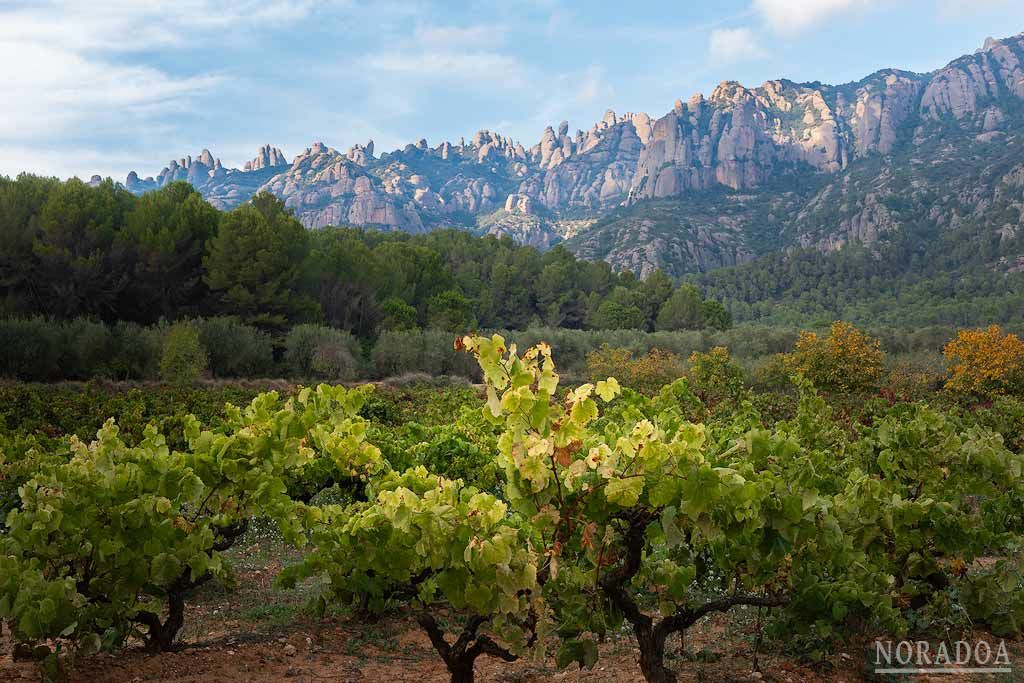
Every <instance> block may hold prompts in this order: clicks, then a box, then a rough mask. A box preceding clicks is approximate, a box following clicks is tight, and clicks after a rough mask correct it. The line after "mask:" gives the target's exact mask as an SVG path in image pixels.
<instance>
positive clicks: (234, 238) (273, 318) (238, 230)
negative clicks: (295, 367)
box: [203, 192, 316, 330]
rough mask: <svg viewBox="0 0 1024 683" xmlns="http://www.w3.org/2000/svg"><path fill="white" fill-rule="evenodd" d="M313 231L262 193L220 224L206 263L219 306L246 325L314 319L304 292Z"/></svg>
mask: <svg viewBox="0 0 1024 683" xmlns="http://www.w3.org/2000/svg"><path fill="white" fill-rule="evenodd" d="M308 251H309V233H308V232H307V231H306V229H305V228H304V227H303V226H302V224H301V223H299V221H297V220H296V219H295V217H294V216H292V214H291V212H290V211H289V210H288V209H286V208H285V205H284V202H282V201H281V200H280V199H278V198H277V197H275V196H274V195H272V194H270V193H269V192H261V193H259V194H257V195H256V196H255V197H254V198H253V199H252V201H251V202H249V203H248V204H245V205H243V206H240V207H238V208H237V209H235V210H234V211H231V212H230V213H228V214H227V215H226V216H224V217H223V219H222V220H221V225H220V230H219V231H218V233H217V236H216V237H215V238H214V239H213V240H211V242H210V246H209V248H208V249H207V253H206V257H205V258H204V259H203V263H204V265H205V267H206V284H207V285H208V286H209V288H210V290H211V294H212V295H213V297H214V306H215V308H217V309H219V310H220V311H223V312H224V313H227V314H231V315H237V316H239V317H240V318H242V319H243V320H245V321H246V322H249V323H250V324H253V325H256V326H258V327H262V328H265V329H271V330H280V329H282V328H284V327H285V326H286V324H287V323H289V322H297V321H300V320H302V319H304V318H307V317H309V316H310V314H311V312H312V311H313V310H315V307H316V306H315V304H314V303H313V301H312V300H311V299H310V298H309V297H308V296H307V295H305V294H304V293H303V292H302V289H301V287H300V283H301V279H302V266H303V263H304V260H305V258H306V254H307V253H308Z"/></svg>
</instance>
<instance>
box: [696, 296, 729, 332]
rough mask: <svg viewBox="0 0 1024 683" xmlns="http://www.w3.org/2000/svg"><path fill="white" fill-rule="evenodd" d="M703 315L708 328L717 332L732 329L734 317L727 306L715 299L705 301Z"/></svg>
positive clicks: (702, 309) (702, 306)
mask: <svg viewBox="0 0 1024 683" xmlns="http://www.w3.org/2000/svg"><path fill="white" fill-rule="evenodd" d="M701 315H702V317H703V318H704V325H705V326H707V327H711V328H713V329H716V330H727V329H729V328H730V327H732V315H730V314H729V311H727V310H726V308H725V306H723V305H722V304H721V303H719V302H718V301H715V300H713V299H705V301H704V303H703V304H702V305H701Z"/></svg>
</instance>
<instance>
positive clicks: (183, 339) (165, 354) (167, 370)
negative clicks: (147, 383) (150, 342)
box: [160, 322, 208, 387]
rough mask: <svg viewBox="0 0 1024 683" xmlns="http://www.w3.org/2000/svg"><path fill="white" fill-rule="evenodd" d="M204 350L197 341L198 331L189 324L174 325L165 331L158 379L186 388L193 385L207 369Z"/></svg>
mask: <svg viewBox="0 0 1024 683" xmlns="http://www.w3.org/2000/svg"><path fill="white" fill-rule="evenodd" d="M207 361H208V359H207V355H206V349H204V348H203V344H202V342H200V341H199V330H197V329H196V326H195V325H194V324H192V323H190V322H180V323H175V324H174V325H172V326H171V329H169V330H168V331H167V336H166V338H165V339H164V348H163V351H162V352H161V354H160V379H162V380H163V381H165V382H170V383H171V384H176V385H178V386H183V387H187V386H189V385H191V384H194V383H195V382H196V380H198V379H199V378H200V377H201V376H202V374H203V373H204V372H205V371H206V367H207Z"/></svg>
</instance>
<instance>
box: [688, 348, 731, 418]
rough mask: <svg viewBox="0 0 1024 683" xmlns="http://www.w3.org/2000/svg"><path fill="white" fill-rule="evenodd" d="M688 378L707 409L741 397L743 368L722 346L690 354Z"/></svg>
mask: <svg viewBox="0 0 1024 683" xmlns="http://www.w3.org/2000/svg"><path fill="white" fill-rule="evenodd" d="M690 378H691V379H692V383H693V389H694V391H695V392H696V393H697V396H699V397H700V399H701V400H702V401H703V402H704V404H705V405H706V406H708V407H709V408H710V407H713V406H715V405H716V404H718V403H722V402H723V401H739V400H740V398H741V397H742V396H743V391H744V386H743V368H741V367H740V366H739V365H737V364H736V363H735V362H734V361H733V360H732V357H731V356H730V355H729V349H727V348H725V347H724V346H716V347H715V348H713V349H711V350H710V351H708V352H707V353H701V352H698V351H694V352H693V353H692V354H690Z"/></svg>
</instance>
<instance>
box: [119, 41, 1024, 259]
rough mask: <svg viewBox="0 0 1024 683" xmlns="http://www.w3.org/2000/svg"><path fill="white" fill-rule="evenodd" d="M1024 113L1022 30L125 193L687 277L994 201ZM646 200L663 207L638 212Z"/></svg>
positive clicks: (211, 163)
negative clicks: (507, 128)
mask: <svg viewBox="0 0 1024 683" xmlns="http://www.w3.org/2000/svg"><path fill="white" fill-rule="evenodd" d="M1022 111H1024V34H1021V35H1018V36H1015V37H1012V38H1008V39H1006V40H1001V41H997V40H991V39H989V40H988V41H986V43H985V45H984V46H983V47H982V48H981V49H979V50H978V51H977V52H976V53H975V54H973V55H968V56H964V57H961V58H960V59H957V60H955V61H953V62H951V63H950V64H949V65H948V66H946V67H944V68H942V69H939V70H938V71H935V72H933V73H930V74H915V73H909V72H905V71H898V70H893V69H887V70H883V71H879V72H877V73H875V74H872V75H871V76H868V77H867V78H864V79H863V80H861V81H858V82H855V83H848V84H844V85H839V86H832V85H824V84H821V83H804V84H801V83H794V82H792V81H787V80H775V81H769V82H767V83H765V84H763V85H762V86H760V87H758V88H753V89H750V88H745V87H743V86H741V85H740V84H738V83H735V82H723V83H722V84H720V85H719V86H718V87H717V88H715V90H714V91H713V92H712V93H711V95H710V96H709V97H707V98H704V97H703V96H701V95H694V96H692V97H691V98H689V99H688V100H687V101H685V102H683V101H677V102H676V103H675V106H674V107H673V108H672V110H671V111H669V112H668V113H667V114H665V115H664V116H662V117H661V118H658V119H652V118H651V117H650V116H648V115H647V114H643V113H627V114H624V115H618V114H616V113H615V112H612V111H609V112H607V113H606V114H605V116H604V117H603V118H602V120H601V121H599V122H597V123H595V124H594V125H593V126H592V127H591V128H590V129H589V130H586V131H577V132H576V133H575V134H570V132H569V126H568V124H567V123H565V122H563V123H562V124H561V125H559V126H558V128H557V130H556V129H555V128H551V127H549V128H547V129H546V130H545V131H544V133H543V135H542V136H541V139H540V140H539V141H538V142H537V144H535V145H533V146H531V147H529V148H525V147H524V146H523V145H522V144H520V143H518V142H516V141H514V140H511V139H509V138H507V137H504V136H502V135H500V134H498V133H494V132H490V131H480V132H478V133H477V134H476V135H475V136H473V138H472V139H471V140H469V141H466V140H460V141H459V142H458V143H450V142H442V143H440V144H438V145H436V146H433V147H431V146H429V145H428V144H427V142H426V141H425V140H420V141H419V142H418V143H416V144H409V145H406V146H405V147H404V148H402V149H399V150H395V151H393V152H390V153H383V154H380V155H379V156H376V155H375V151H374V145H373V142H372V141H370V142H368V143H366V144H365V145H355V146H353V147H352V148H351V149H349V150H348V152H346V153H345V154H342V153H340V152H338V151H336V150H334V149H331V148H328V147H326V146H325V145H323V144H322V143H316V144H315V145H313V146H312V147H310V148H309V149H307V150H306V151H305V152H303V153H302V154H300V155H298V156H297V157H295V159H293V160H292V162H291V163H288V161H287V159H286V158H285V156H284V154H283V153H282V152H281V151H280V150H278V149H277V148H274V147H271V146H269V145H268V146H265V147H263V148H261V149H260V150H259V153H258V154H257V156H256V157H255V158H254V159H252V160H251V161H249V162H247V163H246V164H245V165H244V167H243V168H242V169H226V168H224V167H223V166H222V164H221V163H220V161H219V160H217V159H215V158H214V157H213V155H212V154H210V152H209V151H207V150H203V152H202V153H201V154H200V155H199V157H198V158H196V159H192V158H191V157H185V158H183V159H179V160H176V161H172V162H170V164H169V165H168V166H167V167H165V168H164V169H163V170H162V171H161V173H160V174H159V175H158V176H157V177H156V178H146V179H140V178H139V177H138V175H137V174H135V173H134V172H132V173H131V174H130V175H129V176H128V180H127V183H126V185H127V187H128V188H129V189H131V190H132V191H134V192H140V193H141V192H145V191H149V190H152V189H155V188H157V187H161V186H163V185H165V184H167V183H168V182H171V181H174V180H185V181H188V182H190V183H192V184H193V185H194V186H195V187H196V188H197V189H199V191H200V192H202V193H203V194H204V195H205V196H206V197H207V198H208V199H209V200H210V201H211V202H212V203H213V204H214V205H215V206H218V207H219V208H222V209H229V208H232V207H233V206H237V205H238V204H240V203H242V202H244V201H246V200H247V199H248V198H249V197H251V196H252V195H253V194H254V193H255V192H257V191H259V190H269V191H271V192H274V193H275V194H277V195H279V196H281V197H282V198H283V199H284V200H285V202H286V203H287V205H288V206H290V207H292V208H293V209H294V210H295V212H296V215H297V216H298V217H299V219H300V220H302V222H303V223H305V224H306V225H307V226H309V227H312V228H317V227H322V226H325V225H331V224H350V225H367V226H373V227H378V228H382V229H389V230H405V231H410V232H419V231H423V230H429V229H433V228H437V227H447V226H453V227H461V228H465V229H468V230H473V231H477V232H480V233H485V232H490V233H492V234H499V235H509V236H511V237H513V238H514V239H517V240H519V241H522V242H525V243H529V244H534V245H536V246H538V247H540V248H546V247H548V246H550V245H552V244H554V243H556V242H558V241H560V240H562V239H568V240H569V241H568V245H569V246H570V248H573V249H576V250H578V252H579V253H581V254H583V255H585V256H592V257H601V258H607V259H609V260H611V261H612V263H613V264H614V265H616V266H617V267H623V268H625V267H629V268H635V269H637V270H638V271H640V272H648V271H649V270H651V269H653V268H655V267H667V268H668V269H669V270H671V271H672V272H677V273H681V272H686V271H688V270H703V269H707V268H711V267H716V266H720V265H728V264H730V263H733V262H737V261H742V260H744V259H747V258H750V257H751V256H752V255H756V254H757V253H761V252H763V251H764V250H766V249H770V248H785V247H787V246H793V245H807V246H816V247H818V248H821V249H835V248H838V247H839V246H841V245H842V244H845V243H847V242H849V241H852V240H858V241H862V242H865V243H872V242H874V241H876V240H878V239H880V238H881V237H882V236H884V235H885V234H888V233H890V232H892V231H894V230H898V229H900V228H901V226H903V225H905V224H906V222H907V221H908V220H916V219H918V218H919V217H920V215H921V212H923V215H924V216H925V217H926V218H927V220H935V221H938V220H943V221H947V222H953V221H955V220H956V218H955V217H954V215H951V214H948V212H947V211H946V210H944V209H942V208H941V207H942V206H945V203H943V202H941V201H940V202H939V203H938V204H937V205H936V204H934V203H933V205H932V206H930V207H924V205H923V203H922V202H923V201H924V200H925V199H926V198H928V197H930V195H929V193H938V194H942V192H943V190H944V188H945V186H949V185H950V184H952V185H955V186H960V185H964V186H965V189H963V190H962V191H963V192H966V193H967V194H969V195H971V196H975V197H979V198H980V197H983V196H988V195H991V194H992V193H993V192H994V189H993V188H994V183H996V180H995V179H994V178H995V170H994V164H993V163H990V162H986V158H987V159H989V160H991V158H992V157H993V150H996V151H997V152H998V154H996V156H999V157H1000V158H1003V157H1005V154H1003V151H1005V150H1006V149H1011V150H1016V149H1017V147H1016V145H1017V142H1018V136H1019V135H1020V134H1021V133H1022V132H1024V131H1022V127H1024V123H1022V122H1024V116H1022ZM958 168H959V169H960V170H959V172H958V171H957V170H956V169H958ZM937 169H938V170H937ZM986 169H988V170H986ZM1000 170H1002V171H1003V172H1007V171H1008V170H1009V169H1007V168H1002V167H1001V168H1000ZM937 173H938V175H942V174H945V175H946V176H947V177H945V179H943V180H941V181H936V180H934V178H935V176H936V174H937ZM908 174H909V175H908ZM990 176H991V177H990ZM966 186H970V188H971V189H967V188H966ZM650 201H660V202H669V203H674V204H673V208H672V210H671V211H669V210H666V209H664V207H662V208H659V209H658V210H656V211H648V210H647V209H646V208H645V205H646V204H647V203H648V202H650ZM979 201H982V200H981V199H979ZM936 206H938V207H939V208H936ZM965 211H967V209H965V208H964V207H963V206H959V207H958V209H957V212H956V214H955V215H956V216H961V217H962V215H963V214H964V213H965ZM971 211H972V212H973V214H972V215H980V213H979V211H982V209H981V208H979V207H978V206H975V207H973V208H972V209H971ZM936 212H937V213H936ZM982 212H983V211H982ZM825 216H829V217H830V218H829V219H828V222H826V221H825V218H824V217H825ZM723 217H728V220H727V221H726V223H727V224H728V225H723V224H722V219H723ZM591 233H592V234H591ZM641 252H642V253H641Z"/></svg>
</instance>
